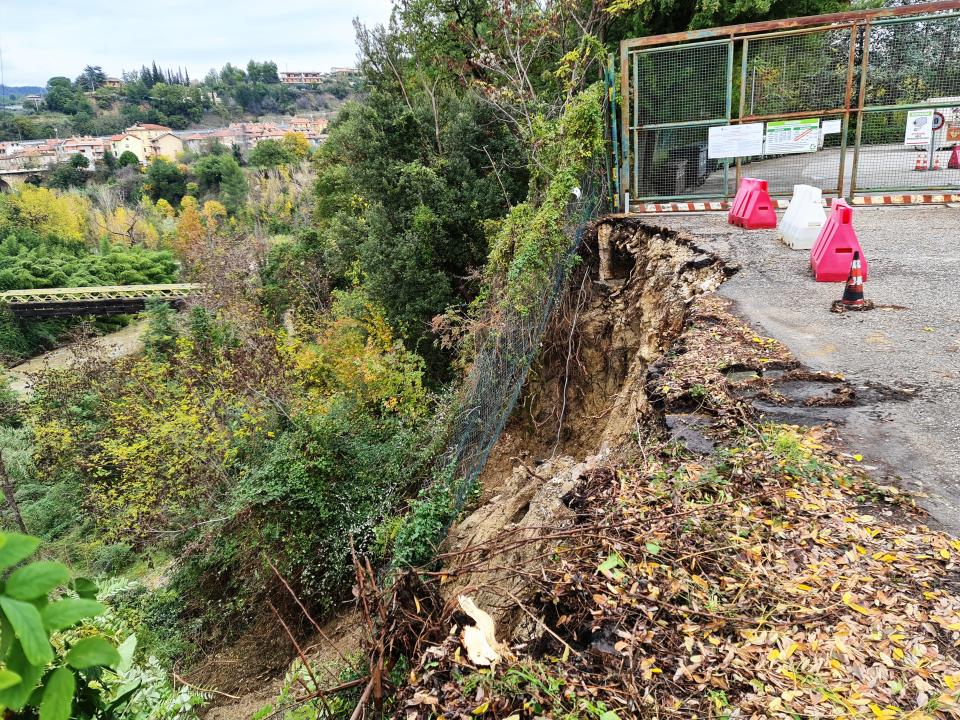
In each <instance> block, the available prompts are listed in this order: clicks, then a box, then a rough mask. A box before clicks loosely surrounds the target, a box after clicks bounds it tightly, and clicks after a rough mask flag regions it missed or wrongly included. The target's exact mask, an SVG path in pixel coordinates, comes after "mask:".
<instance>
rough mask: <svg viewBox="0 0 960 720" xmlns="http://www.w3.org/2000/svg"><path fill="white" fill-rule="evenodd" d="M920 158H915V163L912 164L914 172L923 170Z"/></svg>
mask: <svg viewBox="0 0 960 720" xmlns="http://www.w3.org/2000/svg"><path fill="white" fill-rule="evenodd" d="M920 160H921V158H917V161H916V162H915V163H914V164H913V169H914V171H915V172H919V171H920V170H923V165H922V164H921V163H920Z"/></svg>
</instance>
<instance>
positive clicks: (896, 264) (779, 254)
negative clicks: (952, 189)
mask: <svg viewBox="0 0 960 720" xmlns="http://www.w3.org/2000/svg"><path fill="white" fill-rule="evenodd" d="M649 222H650V224H651V225H664V226H667V227H669V228H671V229H674V230H685V231H687V232H688V233H690V234H692V235H694V236H695V237H697V238H699V239H700V240H702V241H704V244H705V245H706V246H708V247H709V248H710V249H711V250H713V251H714V252H716V253H718V254H719V255H721V256H722V257H724V258H726V259H727V260H728V261H732V262H734V263H737V264H739V265H740V266H741V267H742V270H741V271H740V272H739V273H738V274H737V275H735V276H734V277H733V278H732V279H730V280H728V281H727V282H726V283H725V284H724V285H723V286H722V287H721V289H720V291H719V292H720V294H721V295H723V296H725V297H728V298H730V299H732V300H733V301H735V303H736V306H737V309H738V311H739V312H740V314H741V315H742V316H744V317H745V318H746V319H747V320H748V321H750V322H752V323H753V324H755V325H757V326H758V328H759V330H760V331H762V332H763V333H764V334H765V335H768V336H770V337H774V338H776V339H778V340H780V341H781V342H783V343H784V344H786V345H787V347H789V348H790V350H791V351H792V352H793V353H794V355H796V357H797V358H798V359H799V360H800V361H801V362H803V363H804V364H805V365H807V366H808V367H810V368H811V369H813V370H821V371H828V372H839V373H841V374H843V375H844V376H845V377H846V379H847V380H848V381H850V382H851V383H853V385H854V386H855V387H856V389H857V395H858V402H857V404H856V405H855V406H854V407H852V408H849V409H846V410H844V411H842V412H840V413H838V414H836V415H835V416H834V417H835V418H836V419H837V420H838V422H839V424H840V428H841V430H840V432H841V435H842V436H843V437H844V439H845V440H846V441H847V444H848V446H849V448H850V452H851V453H859V454H862V455H863V462H864V464H865V465H867V466H872V471H873V474H874V476H875V478H876V479H877V480H878V481H880V482H890V481H893V482H896V483H897V484H899V485H900V486H901V487H903V488H904V489H906V490H908V491H910V492H913V493H916V494H917V495H918V496H919V500H920V504H921V505H922V506H924V507H926V509H927V510H928V511H929V512H930V514H931V515H932V516H933V518H934V519H935V520H937V521H939V523H940V524H942V526H944V527H946V528H948V529H950V530H951V531H954V532H960V308H958V305H960V206H926V207H922V206H921V207H875V208H855V210H854V227H855V229H856V231H857V233H858V236H859V239H860V244H861V246H862V247H863V251H864V255H865V256H866V258H867V261H868V263H869V277H868V278H867V282H866V284H865V288H864V289H865V296H866V298H867V299H871V300H873V301H874V302H875V303H876V304H877V305H878V306H883V305H893V306H901V307H902V309H897V308H884V307H878V308H877V309H875V310H873V311H870V312H856V313H850V312H848V313H845V314H842V315H838V314H835V313H831V312H830V305H831V303H832V302H833V301H834V300H836V299H839V297H840V296H841V294H842V292H843V285H842V284H841V283H818V282H816V281H814V279H813V277H812V274H811V272H810V269H809V252H808V251H794V250H790V249H789V248H788V247H787V246H786V245H784V244H783V243H781V242H780V241H779V240H777V239H776V231H773V230H754V231H745V230H741V229H739V228H736V227H733V226H730V225H728V224H727V221H726V214H725V213H724V214H720V213H717V214H700V215H682V214H672V215H656V216H649Z"/></svg>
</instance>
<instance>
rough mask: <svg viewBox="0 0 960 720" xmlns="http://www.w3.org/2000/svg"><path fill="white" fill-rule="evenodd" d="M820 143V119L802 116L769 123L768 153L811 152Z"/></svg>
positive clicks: (766, 148) (766, 149) (814, 150)
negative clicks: (796, 118) (797, 118)
mask: <svg viewBox="0 0 960 720" xmlns="http://www.w3.org/2000/svg"><path fill="white" fill-rule="evenodd" d="M819 144H820V119H819V118H802V119H799V120H780V121H777V122H768V123H767V142H766V147H765V148H764V152H765V153H766V154H767V155H784V154H789V153H811V152H816V151H817V146H818V145H819Z"/></svg>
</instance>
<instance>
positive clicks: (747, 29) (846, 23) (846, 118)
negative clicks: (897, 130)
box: [615, 0, 960, 212]
mask: <svg viewBox="0 0 960 720" xmlns="http://www.w3.org/2000/svg"><path fill="white" fill-rule="evenodd" d="M956 11H960V0H936V1H935V2H929V3H922V4H918V5H903V6H898V7H890V8H877V9H871V10H850V11H845V12H838V13H827V14H824V15H808V16H804V17H797V18H786V19H781V20H765V21H761V22H753V23H741V24H738V25H727V26H723V27H716V28H705V29H702V30H687V31H683V32H675V33H666V34H663V35H650V36H647V37H641V38H629V39H626V40H622V41H621V42H620V102H621V108H620V120H619V122H620V132H619V138H620V147H619V158H618V159H619V162H618V163H617V164H618V165H619V168H618V180H619V182H618V184H619V201H620V207H621V208H623V210H624V211H626V212H629V211H630V203H631V202H633V201H637V202H640V200H637V199H636V198H632V197H631V196H630V191H631V189H632V188H633V184H634V182H638V181H639V178H638V177H636V172H631V170H632V168H631V160H630V152H631V148H632V147H633V148H635V142H634V137H635V134H637V135H638V134H639V132H640V129H641V127H640V126H634V121H635V120H636V115H637V107H636V106H637V104H638V102H639V95H638V94H637V93H636V92H634V94H633V96H631V92H630V87H631V83H630V69H629V67H628V62H629V56H630V54H631V53H633V52H637V51H638V50H654V49H658V48H664V49H667V48H682V47H684V46H689V47H693V46H704V45H706V44H708V43H709V42H710V41H713V42H717V43H722V42H727V43H729V44H730V51H729V53H728V56H727V68H726V69H727V90H726V96H727V121H726V122H727V123H728V124H740V123H742V122H744V121H755V120H763V119H764V118H767V117H768V116H745V115H744V104H745V95H746V83H745V82H744V79H743V73H744V72H745V70H746V64H747V62H748V57H747V51H748V48H749V43H750V41H751V40H754V41H755V40H758V39H761V38H763V37H771V36H778V35H783V36H787V35H801V34H806V33H815V32H826V31H835V30H842V29H845V28H849V29H850V33H851V41H850V57H849V60H848V63H847V84H846V89H845V92H844V107H842V108H835V109H832V110H829V111H799V112H795V113H782V114H778V115H776V116H775V117H776V118H777V119H782V118H784V117H786V118H789V117H791V116H793V117H824V116H837V115H839V116H840V117H841V118H842V121H843V125H842V130H841V134H842V139H841V152H840V169H839V173H838V178H837V187H836V189H835V192H836V194H837V196H838V197H844V196H847V197H851V198H852V196H853V195H854V193H855V192H856V191H857V187H856V186H857V169H858V165H859V156H860V142H861V134H862V130H863V117H864V114H865V113H868V112H884V111H893V110H909V109H913V108H915V107H921V108H926V107H931V106H930V105H929V104H927V103H914V104H912V105H911V104H904V105H895V106H867V105H865V90H866V84H867V80H868V73H867V69H868V66H869V65H868V64H869V53H870V42H869V39H870V32H871V28H872V26H874V25H886V24H894V23H898V22H909V21H919V20H924V19H933V18H937V17H943V15H942V14H941V13H945V12H956ZM860 29H862V30H863V36H862V37H863V53H862V58H861V62H860V63H859V64H858V63H856V55H855V52H856V45H857V36H858V33H859V31H860ZM737 41H740V42H741V43H742V45H743V55H742V63H741V84H740V112H739V115H740V117H737V118H733V117H731V115H732V112H731V107H730V100H731V96H732V93H733V74H732V64H733V57H734V53H735V44H736V42H737ZM858 67H859V69H860V86H859V92H858V98H857V104H856V107H855V108H854V107H851V103H852V97H853V95H852V92H853V82H854V80H853V78H854V74H855V71H856V69H857V68H858ZM637 80H638V78H635V80H634V83H633V87H634V88H636V87H637V84H638V83H637ZM631 101H632V103H633V105H634V107H630V105H631ZM852 113H855V114H856V121H857V126H856V131H855V140H854V153H853V158H852V160H851V176H850V186H849V188H844V185H845V182H844V180H845V169H846V167H845V164H846V153H847V152H848V143H847V135H848V131H849V124H850V120H851V117H850V116H851V114H852ZM769 117H773V116H769ZM697 124H699V125H702V126H706V127H710V126H717V125H721V124H722V123H721V121H713V120H711V121H701V122H699V123H689V122H688V123H683V122H679V123H668V124H666V125H664V124H662V123H661V124H657V126H658V127H661V128H662V127H666V126H670V125H675V126H677V127H687V126H689V127H694V126H695V125H697ZM654 129H655V128H654ZM615 157H617V156H616V155H615ZM634 162H636V160H634ZM730 164H731V163H730V160H729V159H727V160H725V162H724V189H725V193H724V199H727V198H729V182H728V178H727V171H728V169H729V167H730ZM740 165H741V163H740V159H739V158H738V159H737V161H736V169H737V170H736V179H737V182H739V178H740ZM638 187H639V186H638ZM845 189H846V191H847V192H846V193H844V190H845ZM931 190H935V188H931ZM827 192H828V193H829V192H832V191H829V190H828V191H827ZM710 196H711V197H716V194H715V193H714V194H711V195H710ZM686 197H689V198H693V197H698V196H695V195H693V194H691V195H687V196H684V198H686ZM702 197H707V196H706V195H704V196H702ZM660 199H664V200H669V199H679V198H677V196H649V197H645V198H644V199H643V202H656V201H657V200H660Z"/></svg>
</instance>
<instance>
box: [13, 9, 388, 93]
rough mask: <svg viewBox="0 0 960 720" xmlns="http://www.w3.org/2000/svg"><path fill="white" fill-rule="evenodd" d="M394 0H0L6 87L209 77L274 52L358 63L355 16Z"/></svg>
mask: <svg viewBox="0 0 960 720" xmlns="http://www.w3.org/2000/svg"><path fill="white" fill-rule="evenodd" d="M389 13H390V0H276V1H271V0H164V1H163V2H145V1H142V0H141V1H140V2H130V1H129V0H120V1H119V2H117V0H83V1H82V2H81V1H80V0H0V50H2V53H3V71H4V80H5V83H6V84H7V85H44V84H45V83H46V81H47V79H48V78H50V77H52V76H54V75H66V76H67V77H70V78H71V79H72V78H74V77H76V76H77V75H79V74H80V71H81V69H82V68H83V66H84V65H101V66H103V69H104V71H105V72H106V73H107V74H108V75H115V76H117V77H119V76H120V72H121V71H122V70H132V69H134V68H139V67H140V66H141V65H144V64H146V65H147V66H149V65H150V63H151V62H152V61H154V60H156V62H157V65H158V66H161V67H163V68H168V67H169V68H176V67H177V66H178V65H179V66H181V67H186V68H187V69H189V71H190V76H191V77H198V78H199V77H203V76H204V75H205V74H206V73H207V71H208V70H209V69H210V68H212V67H217V68H219V67H221V66H222V65H223V64H224V63H225V62H232V63H234V64H235V65H237V64H239V65H244V66H245V65H246V64H247V61H248V60H250V59H251V58H253V59H256V60H274V61H275V62H276V63H277V67H278V68H279V69H280V70H286V69H289V70H329V69H330V67H332V66H343V65H355V64H356V49H355V44H354V33H353V26H352V24H351V23H352V21H353V18H354V17H359V18H360V20H361V21H363V22H364V23H366V24H368V25H370V24H374V23H378V22H384V21H385V20H386V19H387V17H388V16H389Z"/></svg>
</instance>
